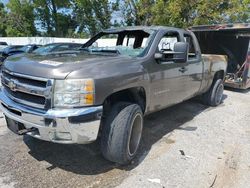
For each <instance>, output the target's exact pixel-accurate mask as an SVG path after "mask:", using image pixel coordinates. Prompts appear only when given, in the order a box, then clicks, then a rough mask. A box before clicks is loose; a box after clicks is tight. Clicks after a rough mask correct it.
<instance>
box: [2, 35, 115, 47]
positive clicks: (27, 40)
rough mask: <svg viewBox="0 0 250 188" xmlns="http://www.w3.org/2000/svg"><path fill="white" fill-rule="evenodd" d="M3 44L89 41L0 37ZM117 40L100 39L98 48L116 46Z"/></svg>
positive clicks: (79, 41)
mask: <svg viewBox="0 0 250 188" xmlns="http://www.w3.org/2000/svg"><path fill="white" fill-rule="evenodd" d="M0 41H1V42H7V44H8V45H26V44H40V45H44V44H49V43H55V42H74V43H82V44H84V43H85V42H87V41H88V39H80V38H56V37H0ZM115 41H116V40H115V39H99V40H98V46H105V45H107V44H112V45H115Z"/></svg>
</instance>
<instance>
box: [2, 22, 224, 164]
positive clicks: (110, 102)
mask: <svg viewBox="0 0 250 188" xmlns="http://www.w3.org/2000/svg"><path fill="white" fill-rule="evenodd" d="M103 38H104V39H103ZM100 39H101V40H100ZM226 69H227V58H226V57H225V56H221V55H202V54H201V52H200V48H199V44H198V42H197V39H196V37H195V36H194V34H193V33H192V32H191V31H188V30H183V29H177V28H171V27H161V26H157V27H156V26H155V27H127V28H120V29H110V30H105V31H103V32H100V33H99V34H97V35H96V36H94V37H93V38H91V39H90V40H89V41H88V42H87V43H85V44H84V45H83V46H82V48H81V49H79V50H78V51H67V52H60V53H54V54H47V55H38V54H29V55H20V56H13V57H10V58H8V59H7V60H6V61H5V63H4V65H3V68H2V77H1V79H2V88H1V92H0V106H1V109H2V111H3V113H4V114H5V117H6V121H7V126H8V127H9V129H11V130H12V131H13V132H15V133H17V134H20V135H21V134H27V135H30V136H32V137H35V138H38V139H41V140H46V141H51V142H55V143H61V144H73V143H75V144H86V143H90V142H93V141H95V140H96V139H97V138H98V137H100V143H101V144H100V145H101V150H102V153H103V155H104V157H105V158H106V159H108V160H110V161H114V162H117V163H120V164H126V163H128V162H129V161H131V160H132V159H133V157H134V156H135V155H136V152H137V149H138V146H139V143H140V140H141V133H142V128H143V116H145V115H147V114H149V113H152V112H156V111H159V110H161V109H164V108H166V107H169V106H171V105H174V104H177V103H180V102H182V101H185V100H187V99H190V98H192V97H194V96H202V98H203V100H204V102H205V103H206V104H208V105H211V106H217V105H219V104H220V103H221V100H222V96H223V89H224V86H223V82H224V77H225V73H226Z"/></svg>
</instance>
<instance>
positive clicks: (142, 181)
mask: <svg viewBox="0 0 250 188" xmlns="http://www.w3.org/2000/svg"><path fill="white" fill-rule="evenodd" d="M0 117H1V118H0V187H6V188H12V187H46V188H47V187H116V186H118V187H124V188H127V187H180V188H182V187H190V188H195V187H197V188H203V187H204V188H208V187H228V188H229V187H230V188H232V187H237V188H238V187H242V188H246V187H249V184H250V90H249V91H247V92H236V91H225V95H224V102H223V104H221V105H220V106H219V107H217V108H211V107H207V106H204V105H202V104H200V103H199V102H197V101H196V100H191V101H187V102H184V103H182V104H179V105H177V106H174V107H171V108H168V109H166V110H163V111H161V112H158V113H155V114H152V115H150V116H148V117H146V118H145V126H144V133H143V141H142V145H141V147H140V151H139V155H138V157H137V158H136V159H135V160H134V161H133V162H132V164H131V165H129V166H119V165H116V164H113V163H110V162H108V161H106V160H104V159H103V158H102V156H101V153H100V151H99V149H98V144H99V143H98V142H96V143H93V144H90V145H58V144H52V143H48V142H43V141H39V140H36V139H33V138H31V137H28V136H24V137H19V136H17V135H14V134H13V133H11V132H10V131H9V130H7V128H6V123H5V120H4V117H3V115H2V114H1V115H0Z"/></svg>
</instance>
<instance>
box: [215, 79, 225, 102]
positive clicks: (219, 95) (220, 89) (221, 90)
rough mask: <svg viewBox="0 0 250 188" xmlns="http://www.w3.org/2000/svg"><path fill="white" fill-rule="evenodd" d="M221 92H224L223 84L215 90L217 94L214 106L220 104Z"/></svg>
mask: <svg viewBox="0 0 250 188" xmlns="http://www.w3.org/2000/svg"><path fill="white" fill-rule="evenodd" d="M223 90H224V86H223V84H220V85H219V87H218V88H217V92H216V97H215V102H216V104H220V103H221V100H222V97H223Z"/></svg>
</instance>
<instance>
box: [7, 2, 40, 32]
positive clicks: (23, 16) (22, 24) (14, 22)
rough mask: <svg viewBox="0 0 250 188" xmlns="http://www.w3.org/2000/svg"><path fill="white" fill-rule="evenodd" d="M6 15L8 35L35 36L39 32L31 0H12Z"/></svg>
mask: <svg viewBox="0 0 250 188" xmlns="http://www.w3.org/2000/svg"><path fill="white" fill-rule="evenodd" d="M7 8H8V10H9V12H8V14H7V16H6V33H7V35H8V36H34V35H36V33H37V30H36V27H35V16H34V12H33V4H31V3H30V2H29V0H10V1H9V2H8V4H7Z"/></svg>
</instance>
